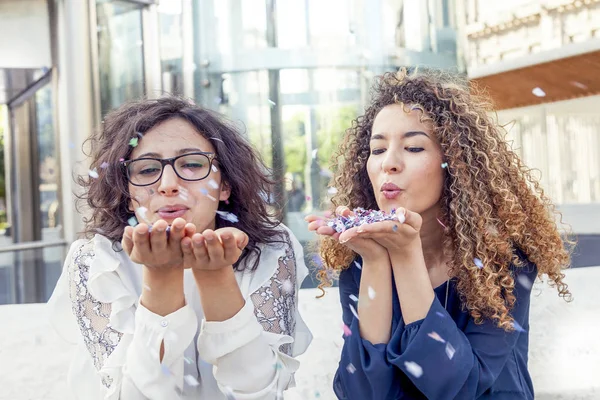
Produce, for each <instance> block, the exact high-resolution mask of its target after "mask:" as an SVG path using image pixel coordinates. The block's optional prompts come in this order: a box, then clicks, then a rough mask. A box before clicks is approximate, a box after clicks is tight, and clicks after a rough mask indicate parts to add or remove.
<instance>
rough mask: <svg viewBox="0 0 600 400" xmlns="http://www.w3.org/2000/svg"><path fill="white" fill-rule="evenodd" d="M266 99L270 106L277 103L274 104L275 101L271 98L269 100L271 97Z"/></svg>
mask: <svg viewBox="0 0 600 400" xmlns="http://www.w3.org/2000/svg"><path fill="white" fill-rule="evenodd" d="M267 101H268V102H269V104H270V105H271V106H275V105H277V104H276V103H275V102H274V101H273V100H271V99H267Z"/></svg>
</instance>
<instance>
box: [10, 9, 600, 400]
mask: <svg viewBox="0 0 600 400" xmlns="http://www.w3.org/2000/svg"><path fill="white" fill-rule="evenodd" d="M0 38H1V40H0V304H7V305H8V304H23V303H44V302H45V301H47V299H48V298H49V296H50V295H51V293H52V290H53V288H54V285H55V283H56V280H57V279H58V276H59V274H60V271H61V268H62V263H63V259H64V256H65V253H66V249H67V248H68V245H69V243H70V242H72V241H73V240H74V239H75V238H76V237H77V234H78V232H80V231H81V230H82V228H83V224H82V215H81V214H80V213H79V212H78V211H77V209H76V208H75V202H74V200H75V198H74V195H73V193H76V192H78V190H79V188H78V187H77V186H76V185H75V183H74V180H73V176H74V174H87V171H88V169H87V165H86V163H85V157H84V155H83V153H82V145H83V142H84V140H85V139H86V138H87V136H88V135H89V133H90V132H91V131H92V130H93V129H95V128H96V127H97V126H99V124H100V123H101V121H102V118H103V116H104V115H105V114H106V113H107V111H108V110H110V109H112V108H115V107H117V106H119V105H120V104H122V103H123V102H124V101H127V100H129V99H135V98H138V97H140V96H144V95H145V96H148V97H158V96H161V95H162V94H164V93H174V94H181V95H184V96H187V97H190V98H193V99H195V101H196V102H197V103H199V104H202V105H204V106H206V107H209V108H211V109H214V110H217V111H220V112H222V113H224V114H226V115H227V116H229V117H230V118H231V119H233V120H235V121H236V122H237V123H239V124H240V127H241V128H242V129H243V131H244V132H245V134H246V135H247V136H248V138H249V139H250V141H251V142H252V143H253V144H254V146H256V148H257V149H258V150H259V151H260V152H261V154H262V156H263V157H264V159H265V160H266V161H267V163H268V164H269V165H270V166H271V167H272V168H273V171H274V172H275V174H276V177H278V178H280V179H281V181H282V182H284V183H282V184H281V185H279V186H278V187H277V191H278V195H279V196H280V197H282V198H285V199H286V200H285V207H284V211H285V222H286V223H287V224H288V226H289V227H290V228H291V229H292V231H293V232H294V233H295V234H296V236H297V237H298V238H299V239H300V241H301V242H302V243H303V244H304V245H305V246H306V247H305V250H306V254H305V255H306V258H307V261H308V262H309V263H310V264H314V255H313V254H312V253H311V251H310V250H309V247H308V245H309V244H310V242H311V241H312V240H313V239H314V237H313V236H312V234H311V233H309V232H308V231H307V230H306V224H305V223H304V221H303V218H304V216H305V215H306V214H307V213H315V212H320V211H322V210H324V209H325V208H326V207H327V204H328V198H329V197H330V196H331V195H332V194H333V193H332V189H330V188H328V181H329V178H330V177H331V171H330V170H329V169H328V166H329V159H330V156H331V155H332V152H333V151H334V149H335V148H336V147H337V145H338V143H339V142H340V140H341V139H342V136H343V133H344V130H345V129H346V128H348V127H349V126H350V122H351V120H352V119H353V118H356V117H357V116H358V115H360V114H361V113H362V111H363V110H364V108H365V106H366V105H367V104H368V101H369V87H370V85H371V83H372V80H373V77H374V76H376V75H378V74H381V73H383V72H385V71H395V70H397V69H398V68H400V67H403V66H406V67H413V66H418V65H420V66H429V67H437V68H444V69H451V70H454V71H458V72H459V73H462V74H466V75H467V76H468V77H469V78H470V79H471V80H474V81H476V82H477V83H478V84H479V85H480V86H482V87H485V88H486V89H487V91H488V93H489V94H490V95H491V97H492V98H493V100H494V102H495V104H496V106H497V109H498V113H497V116H498V119H499V120H500V121H501V122H502V123H503V124H507V125H506V128H507V130H508V131H509V136H510V138H511V140H513V147H514V149H515V150H516V151H517V152H518V153H519V154H520V155H521V157H522V159H523V160H524V161H525V163H526V164H527V165H528V166H529V167H532V168H536V169H537V170H538V174H539V177H540V178H541V182H542V186H543V187H544V189H545V191H546V193H547V194H549V195H550V197H551V198H552V199H553V200H554V201H555V202H556V204H557V206H558V209H559V210H560V211H561V212H562V214H563V221H564V222H566V223H568V224H570V226H571V227H572V229H573V232H574V233H575V234H576V236H577V240H578V246H577V248H576V251H575V254H574V258H573V267H593V266H598V265H600V133H599V130H600V1H599V0H585V1H584V0H578V1H572V0H537V1H527V0H503V1H501V2H500V1H494V2H491V1H484V0H0ZM578 270H579V271H581V272H576V270H573V271H569V272H570V273H576V274H573V275H577V274H578V275H577V277H575V278H573V280H576V279H580V280H581V282H582V284H583V283H584V282H585V283H586V284H588V285H591V284H592V283H593V282H594V279H595V282H596V285H597V284H598V282H599V279H600V274H598V271H600V268H581V269H578ZM593 274H595V275H593ZM315 285H316V280H315V279H314V275H313V276H311V279H307V280H306V281H305V283H304V287H305V288H306V291H304V293H309V291H311V292H310V293H312V290H314V289H310V288H313V287H314V286H315ZM589 288H590V292H591V291H592V286H589ZM303 296H308V295H306V294H304V295H303ZM329 298H330V299H331V298H333V300H335V301H334V302H333V303H330V305H331V307H332V308H331V310H332V311H331V312H332V313H337V312H338V311H337V310H334V308H335V307H337V304H336V301H337V300H336V299H337V295H336V294H334V295H333V296H329ZM311 299H312V297H311ZM333 300H329V301H333ZM311 301H312V300H311ZM310 304H312V303H310ZM317 304H318V303H317ZM322 304H326V303H322ZM590 304H591V303H590ZM309 306H310V305H309ZM309 306H307V307H309ZM310 307H312V306H310ZM314 307H316V308H315V310H321V308H319V307H324V306H323V305H315V306H314ZM582 307H583V306H582ZM593 307H595V308H594V310H600V308H597V307H600V302H599V303H593ZM323 309H326V307H325V308H323ZM2 310H4V312H7V313H10V312H15V313H18V312H16V311H14V310H16V308H11V309H10V310H11V311H7V310H9V308H6V307H5V308H0V314H1V312H2ZM31 310H33V309H31ZM311 310H312V309H311ZM32 312H34V311H32ZM18 314H20V313H18ZM321 316H322V317H324V318H328V319H331V316H327V314H323V315H321ZM333 318H334V319H335V318H337V319H339V316H337V315H335V316H334V317H333ZM5 321H6V320H5ZM4 326H5V327H6V326H8V325H7V324H5V325H4ZM338 328H339V327H338V326H337V322H336V325H335V327H334V329H335V334H336V335H337V329H338ZM6 332H8V331H6ZM340 332H341V331H340ZM12 334H13V335H14V332H13V333H12ZM7 335H8V333H7ZM338 345H339V343H338ZM334 350H335V351H334V353H332V354H333V355H332V357H337V356H339V354H337V353H338V352H339V349H336V348H334ZM598 354H599V355H598V357H599V359H600V353H598ZM1 355H2V353H1V350H0V356H1ZM594 371H598V372H599V373H600V368H599V369H597V370H594ZM326 383H327V382H326ZM327 384H329V383H327ZM32 398H33V397H32ZM323 398H327V396H324V397H323ZM568 398H575V397H568ZM595 398H600V394H598V397H595Z"/></svg>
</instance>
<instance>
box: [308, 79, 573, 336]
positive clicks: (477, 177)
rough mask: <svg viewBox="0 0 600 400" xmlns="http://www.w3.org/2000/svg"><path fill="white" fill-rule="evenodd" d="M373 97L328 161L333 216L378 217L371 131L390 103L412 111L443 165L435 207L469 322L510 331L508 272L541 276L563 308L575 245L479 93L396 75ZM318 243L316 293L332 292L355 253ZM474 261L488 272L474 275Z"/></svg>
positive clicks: (462, 82)
mask: <svg viewBox="0 0 600 400" xmlns="http://www.w3.org/2000/svg"><path fill="white" fill-rule="evenodd" d="M371 98H372V100H371V103H370V105H369V106H368V108H367V109H366V111H365V113H364V115H362V116H360V117H359V118H357V119H356V120H354V121H353V123H352V126H351V127H350V128H349V129H348V130H347V131H346V136H345V140H343V141H342V144H341V146H340V148H339V150H338V151H337V153H336V154H335V156H334V159H333V169H334V170H335V175H334V177H333V180H332V186H334V187H335V188H336V189H337V194H336V195H335V196H333V198H332V205H331V210H335V207H337V206H340V205H344V206H348V207H350V208H355V207H364V208H371V209H377V208H378V206H377V203H376V201H375V196H374V193H373V189H372V186H371V183H370V181H369V176H368V174H367V169H366V164H367V159H368V158H369V154H370V149H369V141H370V137H371V129H372V127H373V122H374V120H375V118H376V116H377V114H378V113H379V112H380V111H381V109H383V108H384V107H386V106H388V105H391V104H402V105H403V106H404V107H405V111H408V110H409V109H417V110H420V111H421V116H420V119H421V121H422V122H428V123H431V124H432V125H433V132H434V134H435V135H436V137H437V139H438V140H439V142H440V144H441V147H442V151H443V158H444V161H445V162H447V164H448V166H447V168H446V175H445V180H444V186H443V191H442V198H441V213H442V214H441V216H440V219H441V220H442V221H443V222H444V226H445V227H444V233H445V239H444V243H443V246H444V251H445V253H446V254H448V255H449V256H450V257H451V259H450V263H449V268H450V276H452V277H455V278H456V279H457V288H458V291H459V294H460V297H461V300H462V302H463V304H464V305H465V308H466V309H468V310H469V312H470V314H471V316H472V317H473V318H474V320H475V322H477V323H481V322H482V321H483V319H491V320H494V321H495V322H496V323H497V325H498V326H500V327H503V328H504V329H506V330H511V329H512V321H513V320H512V317H511V315H510V310H511V308H512V306H513V304H514V302H515V296H514V295H513V290H514V286H515V279H514V278H513V276H512V274H511V271H510V268H509V267H510V265H511V264H513V265H515V266H516V267H521V266H523V265H524V264H526V261H529V262H532V263H534V264H535V265H536V266H537V269H538V274H540V275H541V274H547V275H548V277H549V280H550V283H551V285H553V286H556V287H557V289H558V292H559V294H560V296H562V297H564V298H566V299H567V300H569V299H570V293H569V290H568V288H567V284H566V283H565V282H563V279H564V277H565V275H564V273H563V269H565V268H567V267H569V265H570V253H571V251H572V246H573V244H574V242H573V241H572V240H570V238H569V236H568V235H567V236H561V234H560V232H559V230H558V228H557V224H556V222H555V214H558V216H560V214H559V213H558V212H557V211H556V210H555V207H554V205H553V204H552V202H551V201H550V199H549V198H548V197H547V196H546V195H545V193H544V191H543V189H542V187H541V186H540V184H539V182H538V180H537V179H536V177H535V176H534V175H533V174H532V170H530V169H529V168H527V167H526V166H525V165H524V164H523V163H522V162H521V160H520V159H519V157H518V156H517V155H516V154H515V153H514V152H513V151H512V149H511V148H510V146H509V144H508V142H507V141H506V139H505V134H506V132H505V130H504V129H503V127H502V126H500V125H499V124H498V123H497V122H496V121H495V120H494V119H493V118H492V116H491V115H490V113H491V112H492V111H493V108H492V104H491V102H490V101H489V99H488V97H487V96H486V95H485V93H482V92H481V91H480V90H479V89H478V88H477V87H476V86H475V85H473V84H470V83H469V82H468V81H467V80H466V79H465V78H464V77H462V76H459V75H457V74H454V73H450V72H444V71H439V70H432V69H418V70H416V71H413V72H411V73H408V72H407V71H406V70H405V69H402V70H400V71H399V72H398V73H386V74H384V75H383V76H380V77H378V78H377V80H376V82H375V84H374V86H373V89H372V97H371ZM565 232H568V228H567V229H565ZM320 244H321V246H320V253H321V256H322V258H323V260H324V262H325V264H326V266H327V267H326V269H324V270H321V271H319V272H318V277H319V280H320V281H321V285H320V287H323V286H330V285H331V277H332V276H335V274H337V273H339V271H340V270H342V269H345V268H348V266H349V265H350V263H351V262H352V260H353V259H354V258H355V257H356V254H354V253H353V252H352V251H351V250H350V249H348V248H347V247H345V246H343V245H340V244H339V243H338V242H337V241H335V240H333V239H331V238H325V239H322V241H321V243H320ZM521 252H522V253H524V256H525V257H520V256H519V254H520V253H521ZM474 258H479V259H480V260H481V261H482V262H483V264H484V265H485V266H486V267H485V268H481V269H480V268H478V267H477V266H476V265H475V263H474V261H473V260H474ZM523 258H526V259H523Z"/></svg>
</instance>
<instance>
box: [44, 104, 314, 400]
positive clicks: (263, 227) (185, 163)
mask: <svg viewBox="0 0 600 400" xmlns="http://www.w3.org/2000/svg"><path fill="white" fill-rule="evenodd" d="M90 141H91V145H92V146H91V158H92V162H91V169H90V173H89V176H85V177H80V178H79V183H80V184H81V185H82V186H83V188H84V189H85V192H84V194H83V195H82V196H81V197H80V200H83V201H84V202H86V203H87V205H88V206H89V207H90V209H91V213H90V215H89V218H88V219H86V231H85V233H86V236H87V239H81V240H78V241H76V242H75V243H73V245H72V246H71V249H70V251H69V254H68V256H67V258H66V261H65V267H64V270H63V273H62V276H61V278H60V280H59V282H58V284H57V286H56V289H55V291H54V293H53V295H52V298H51V299H50V301H49V307H50V311H51V320H52V323H53V325H54V326H55V328H56V329H57V330H58V331H59V333H61V335H62V336H63V337H65V338H67V339H69V340H70V341H72V342H73V343H77V345H78V347H79V349H80V350H81V351H78V352H76V355H75V356H74V359H73V362H72V365H71V368H70V371H69V378H70V379H69V386H70V389H71V390H72V392H73V395H74V397H75V398H77V399H86V400H88V399H126V400H130V399H146V398H148V399H176V398H184V399H200V398H202V399H211V400H212V399H225V398H228V397H234V398H236V399H270V398H273V399H275V398H279V397H281V392H282V391H283V390H285V389H286V388H287V387H288V386H290V384H293V374H294V371H296V370H297V369H298V366H299V363H298V361H297V360H295V359H294V357H296V356H297V355H299V354H301V353H303V352H304V351H305V350H306V348H307V347H308V344H309V343H310V341H311V334H310V331H309V330H308V328H307V327H306V325H305V324H304V322H303V320H302V318H301V317H300V315H299V313H298V288H299V287H300V284H301V283H302V281H303V280H304V278H305V277H306V275H307V269H306V266H305V264H304V261H303V251H302V247H301V246H300V244H299V243H298V241H297V240H296V238H295V237H294V236H293V235H292V233H291V232H290V231H289V230H288V229H287V228H286V227H285V226H283V225H282V224H280V223H279V221H278V220H277V219H276V218H274V216H273V215H271V214H270V212H269V210H268V205H267V204H266V203H265V201H264V200H263V198H265V195H268V194H269V193H270V186H271V183H272V182H271V181H270V180H269V178H268V177H267V176H265V173H264V171H265V170H266V168H265V167H264V165H263V164H262V162H261V161H260V158H259V157H258V156H257V155H256V153H255V152H254V150H253V149H252V148H251V146H250V145H249V144H248V143H247V142H246V140H245V139H244V138H243V137H242V135H241V134H240V133H239V132H238V131H237V130H236V129H235V128H234V127H233V125H232V124H230V123H229V122H226V121H224V120H223V119H222V117H221V116H220V115H218V114H216V113H213V112H211V111H209V110H206V109H203V108H200V107H198V106H195V105H193V104H191V103H189V102H188V101H186V100H182V99H179V98H174V97H165V98H161V99H156V100H142V101H138V102H132V103H128V104H125V105H123V106H121V107H120V108H119V109H117V110H115V111H113V112H112V113H110V114H109V115H108V116H107V117H106V119H105V121H104V123H103V126H102V129H101V130H100V131H99V132H98V133H97V134H94V135H92V137H91V138H90ZM267 198H268V197H267Z"/></svg>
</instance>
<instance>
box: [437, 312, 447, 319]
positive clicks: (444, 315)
mask: <svg viewBox="0 0 600 400" xmlns="http://www.w3.org/2000/svg"><path fill="white" fill-rule="evenodd" d="M435 313H436V314H437V316H438V317H441V318H445V317H446V314H444V313H443V312H440V311H436V312H435Z"/></svg>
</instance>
